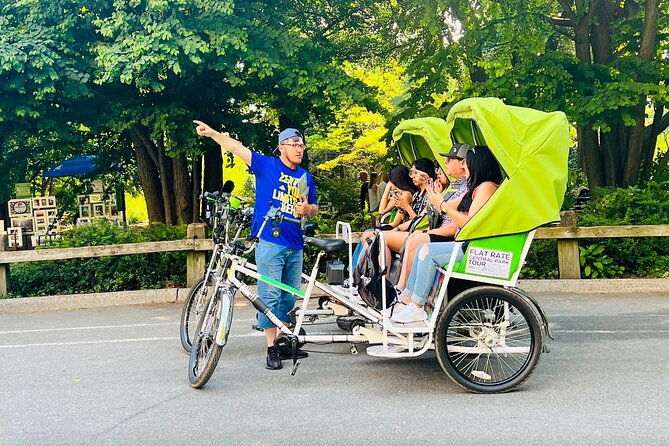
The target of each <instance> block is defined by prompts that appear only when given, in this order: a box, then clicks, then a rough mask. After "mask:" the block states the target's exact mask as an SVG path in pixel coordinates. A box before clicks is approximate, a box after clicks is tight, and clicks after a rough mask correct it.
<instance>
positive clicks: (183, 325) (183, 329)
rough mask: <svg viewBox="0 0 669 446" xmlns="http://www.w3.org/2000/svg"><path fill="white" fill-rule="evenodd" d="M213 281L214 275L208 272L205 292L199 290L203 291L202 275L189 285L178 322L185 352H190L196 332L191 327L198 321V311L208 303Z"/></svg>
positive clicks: (194, 326) (195, 325)
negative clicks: (193, 283)
mask: <svg viewBox="0 0 669 446" xmlns="http://www.w3.org/2000/svg"><path fill="white" fill-rule="evenodd" d="M214 282H215V278H214V275H213V274H209V280H208V283H209V286H208V287H207V288H205V289H204V291H205V292H206V294H201V293H200V292H201V291H203V288H202V287H203V286H204V276H202V277H200V279H198V281H197V282H195V285H193V286H192V287H191V289H190V291H189V292H188V296H187V297H186V301H185V302H184V306H183V309H182V310H181V320H180V323H179V337H180V338H181V346H182V347H183V349H184V350H185V351H186V352H187V353H190V351H191V348H192V346H193V337H194V336H195V334H196V333H197V331H195V330H193V328H197V325H198V323H199V322H200V316H201V314H200V313H201V312H202V311H203V309H206V308H207V305H208V304H209V299H210V297H211V294H210V292H211V291H212V290H213V288H214Z"/></svg>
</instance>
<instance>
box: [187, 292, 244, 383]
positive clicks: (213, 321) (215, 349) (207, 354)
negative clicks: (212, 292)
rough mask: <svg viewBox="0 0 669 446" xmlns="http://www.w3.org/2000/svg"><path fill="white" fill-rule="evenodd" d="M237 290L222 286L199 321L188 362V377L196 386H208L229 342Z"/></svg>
mask: <svg viewBox="0 0 669 446" xmlns="http://www.w3.org/2000/svg"><path fill="white" fill-rule="evenodd" d="M235 291H236V290H234V289H229V288H227V287H221V288H220V289H219V291H218V293H217V296H216V297H215V298H214V302H213V303H212V305H211V308H210V309H209V311H205V312H204V313H203V314H202V317H201V319H200V322H199V323H198V327H197V335H196V336H195V339H194V340H193V347H192V349H191V353H190V361H189V365H188V380H189V381H190V384H191V386H193V387H195V388H196V389H200V388H202V387H204V385H205V384H206V383H207V381H209V379H210V378H211V376H212V375H213V373H214V370H215V369H216V365H217V364H218V360H219V358H220V357H221V351H222V349H223V346H224V345H225V344H226V343H227V340H228V335H229V334H230V327H231V326H232V313H233V309H234V296H235ZM221 324H222V326H221ZM217 336H218V337H219V339H218V342H216V341H217V339H216V337H217Z"/></svg>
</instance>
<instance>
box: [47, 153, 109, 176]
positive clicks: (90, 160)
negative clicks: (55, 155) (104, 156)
mask: <svg viewBox="0 0 669 446" xmlns="http://www.w3.org/2000/svg"><path fill="white" fill-rule="evenodd" d="M96 162H97V157H96V156H94V155H88V156H77V157H75V158H70V159H69V160H65V161H63V162H62V163H60V164H58V165H57V166H55V167H52V168H51V169H49V170H47V171H46V172H44V174H43V175H42V176H44V177H52V178H54V177H78V176H82V175H87V174H89V173H91V172H93V171H94V170H95V167H96Z"/></svg>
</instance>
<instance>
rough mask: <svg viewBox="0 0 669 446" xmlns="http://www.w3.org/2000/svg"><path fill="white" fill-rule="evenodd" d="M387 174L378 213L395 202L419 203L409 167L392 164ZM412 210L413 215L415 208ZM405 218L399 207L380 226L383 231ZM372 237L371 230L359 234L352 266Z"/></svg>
mask: <svg viewBox="0 0 669 446" xmlns="http://www.w3.org/2000/svg"><path fill="white" fill-rule="evenodd" d="M388 176H389V179H390V181H389V182H388V185H387V186H386V189H385V191H384V193H383V197H382V198H381V203H380V204H379V213H381V212H388V211H389V210H392V209H395V208H396V206H397V203H400V204H402V205H405V204H407V203H408V204H409V207H411V206H414V205H419V203H416V202H415V201H414V197H416V194H417V193H418V192H419V188H418V186H416V184H414V181H413V180H412V178H411V174H410V172H409V169H408V168H407V167H406V166H402V165H397V166H394V167H393V168H392V169H390V172H389V174H388ZM424 197H425V200H427V195H425V196H424ZM412 209H413V208H412ZM412 212H413V213H414V215H415V210H413V211H412ZM409 215H410V214H409ZM406 218H407V214H406V212H405V211H404V210H400V208H397V213H396V215H395V217H394V218H393V220H392V221H391V222H390V224H388V225H382V226H381V228H382V229H383V230H385V231H388V230H390V229H394V228H395V227H397V226H399V225H400V224H402V223H403V222H404V221H405V220H406ZM373 237H374V231H373V230H367V231H364V232H363V233H362V235H361V236H360V241H359V242H358V246H357V247H356V248H355V252H354V253H353V267H354V268H355V266H356V265H357V264H358V257H359V256H360V253H361V252H362V247H363V246H365V244H366V243H367V240H368V239H372V238H373Z"/></svg>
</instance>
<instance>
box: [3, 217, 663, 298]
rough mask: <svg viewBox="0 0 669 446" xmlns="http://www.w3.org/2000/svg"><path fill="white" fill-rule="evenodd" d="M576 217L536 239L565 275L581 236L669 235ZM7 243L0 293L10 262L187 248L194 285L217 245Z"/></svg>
mask: <svg viewBox="0 0 669 446" xmlns="http://www.w3.org/2000/svg"><path fill="white" fill-rule="evenodd" d="M575 221H576V219H575V215H574V213H573V212H572V211H566V212H564V213H563V215H562V222H561V226H556V227H543V228H539V229H538V230H537V232H536V235H535V237H534V238H535V239H556V240H557V251H558V263H559V269H560V278H561V279H580V278H581V269H580V263H579V249H578V240H579V239H598V238H620V237H666V236H669V225H644V226H591V227H580V226H576V225H575ZM359 236H360V233H355V234H354V240H355V241H357V238H358V237H359ZM6 246H7V241H6V240H2V239H0V296H1V295H4V294H7V286H8V283H9V266H10V264H12V263H22V262H41V261H46V260H64V259H82V258H93V257H106V256H118V255H129V254H148V253H154V252H174V251H186V253H187V255H186V270H187V273H186V274H187V285H188V286H189V287H190V286H192V285H193V284H194V283H195V281H197V278H198V277H200V275H201V274H202V272H203V271H204V269H205V267H206V263H205V262H206V252H207V251H211V250H212V249H213V243H212V241H211V240H209V239H205V226H204V225H203V224H199V223H198V224H192V225H189V226H188V235H187V238H186V239H185V240H173V241H166V242H148V243H128V244H123V245H105V246H87V247H81V248H60V249H39V250H34V251H6Z"/></svg>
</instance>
